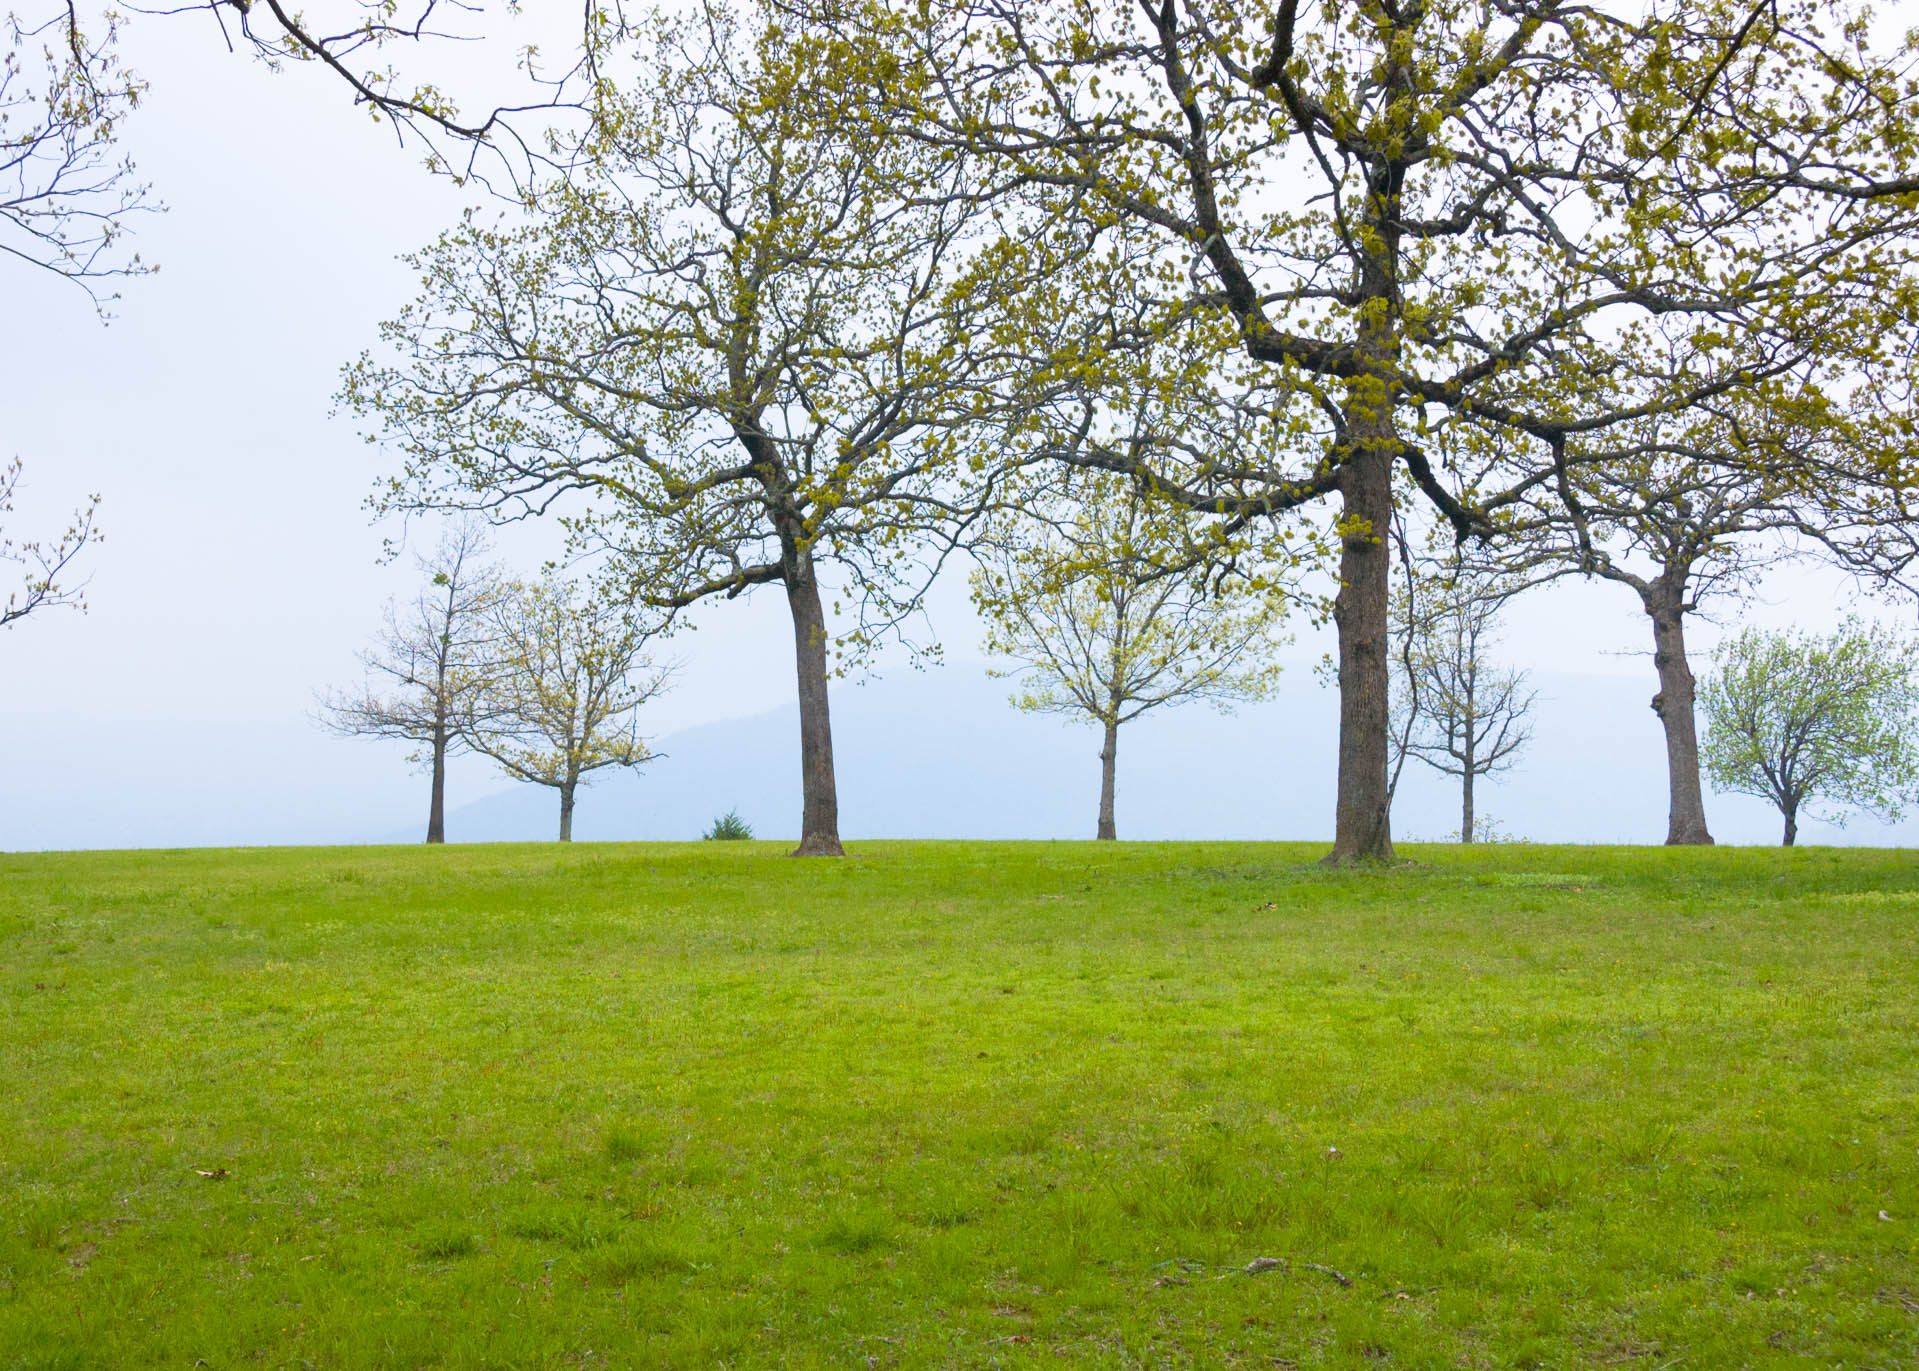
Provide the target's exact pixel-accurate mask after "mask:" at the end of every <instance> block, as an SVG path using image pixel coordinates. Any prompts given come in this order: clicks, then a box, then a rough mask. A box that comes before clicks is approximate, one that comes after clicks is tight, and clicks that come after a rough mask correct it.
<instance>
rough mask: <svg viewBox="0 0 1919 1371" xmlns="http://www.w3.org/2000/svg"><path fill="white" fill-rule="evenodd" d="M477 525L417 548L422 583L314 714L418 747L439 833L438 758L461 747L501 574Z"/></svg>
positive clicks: (483, 667) (429, 823)
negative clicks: (361, 677)
mask: <svg viewBox="0 0 1919 1371" xmlns="http://www.w3.org/2000/svg"><path fill="white" fill-rule="evenodd" d="M486 552H487V545H486V537H485V532H484V529H483V528H482V527H481V526H480V525H479V524H477V523H463V524H458V525H455V526H454V527H453V528H452V529H450V530H449V531H448V532H447V533H446V534H445V535H444V536H443V537H442V538H441V539H440V545H439V547H438V548H437V549H436V550H435V551H434V553H433V555H432V556H431V557H416V558H415V559H414V562H415V564H416V565H417V566H418V567H419V569H420V571H421V572H422V573H423V574H424V575H425V577H426V584H425V585H424V586H422V587H421V589H420V591H419V592H418V593H417V594H416V595H415V596H414V597H413V600H412V602H411V603H410V604H408V605H407V607H406V609H405V610H404V611H401V610H400V609H398V608H397V607H396V606H395V605H394V604H393V603H392V602H391V601H389V602H388V604H387V607H386V627H385V628H384V629H383V630H382V631H381V632H380V635H379V637H378V638H377V639H376V641H375V644H374V646H373V648H372V649H371V650H369V651H367V652H363V653H362V654H361V655H360V661H361V664H362V665H363V666H364V667H365V668H366V681H365V682H364V683H363V684H362V685H361V687H360V688H359V689H358V690H355V691H352V692H350V693H342V692H329V693H326V694H323V695H322V696H321V697H320V718H321V722H322V723H323V724H324V725H325V726H326V727H328V728H330V729H332V730H333V731H334V732H336V733H341V734H345V735H347V736H348V737H355V738H397V739H399V740H401V741H403V742H409V743H415V744H417V745H418V746H419V747H420V748H421V749H422V750H421V751H420V752H416V753H414V754H413V756H412V757H410V758H409V759H408V760H410V761H416V762H418V761H424V762H425V763H426V766H427V770H428V772H429V773H430V774H431V776H432V778H433V785H432V798H431V799H430V800H429V802H428V805H427V818H426V840H427V841H428V842H429V843H443V842H445V841H446V762H447V758H448V757H449V756H453V755H456V754H458V753H459V752H460V751H462V750H464V747H465V739H464V738H463V737H462V734H461V728H462V726H463V725H464V723H465V722H466V720H467V719H468V718H469V716H470V715H471V714H472V712H473V711H472V696H473V693H474V691H475V690H477V689H478V687H479V685H480V682H481V681H482V679H483V678H484V676H485V674H486V672H487V670H488V669H489V665H490V652H491V648H492V633H493V629H492V623H491V615H492V612H493V609H494V607H495V604H496V602H497V601H498V599H499V597H500V593H501V586H500V578H499V573H498V572H497V571H496V570H495V568H494V567H493V566H491V565H490V564H488V563H487V562H486V561H485V560H484V559H485V556H486Z"/></svg>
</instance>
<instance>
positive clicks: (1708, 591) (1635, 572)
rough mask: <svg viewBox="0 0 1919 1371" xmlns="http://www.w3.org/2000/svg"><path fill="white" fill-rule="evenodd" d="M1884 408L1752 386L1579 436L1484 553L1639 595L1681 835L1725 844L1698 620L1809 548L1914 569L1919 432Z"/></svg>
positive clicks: (1508, 565)
mask: <svg viewBox="0 0 1919 1371" xmlns="http://www.w3.org/2000/svg"><path fill="white" fill-rule="evenodd" d="M1876 374H1877V376H1878V379H1879V380H1880V381H1881V382H1882V383H1883V382H1885V381H1887V380H1889V377H1888V376H1887V374H1886V372H1885V370H1884V369H1880V370H1879V371H1878V372H1877V373H1876ZM1880 407H1881V405H1880V400H1879V399H1878V397H1871V398H1870V399H1866V400H1859V401H1855V400H1852V399H1848V398H1846V397H1843V396H1841V397H1837V398H1835V396H1834V395H1832V394H1828V393H1825V392H1823V391H1821V390H1817V389H1814V388H1811V387H1787V386H1781V385H1778V384H1769V385H1766V386H1761V387H1740V388H1736V389H1732V390H1729V391H1728V392H1726V393H1725V394H1723V395H1720V396H1717V397H1714V398H1713V399H1711V400H1709V401H1705V402H1702V403H1699V404H1696V405H1694V406H1692V407H1691V408H1689V409H1687V410H1685V411H1683V412H1681V413H1677V414H1658V415H1650V416H1646V417H1644V418H1641V419H1638V420H1636V421H1634V422H1631V423H1627V424H1621V425H1618V426H1616V427H1615V428H1613V429H1610V430H1608V431H1606V432H1604V433H1600V434H1594V435H1590V436H1586V437H1582V438H1580V439H1577V440H1573V441H1572V442H1570V443H1569V449H1570V451H1571V452H1572V456H1573V460H1571V461H1569V463H1568V466H1567V470H1566V472H1565V473H1564V474H1563V476H1561V477H1560V478H1559V479H1557V480H1556V481H1554V482H1553V483H1552V487H1551V489H1549V490H1542V489H1535V490H1534V491H1531V492H1528V493H1527V494H1526V495H1525V496H1524V497H1523V498H1522V499H1520V500H1518V501H1516V502H1515V503H1514V504H1513V506H1512V507H1511V508H1510V509H1509V510H1508V511H1507V512H1506V513H1507V521H1506V536H1505V538H1504V540H1503V542H1502V544H1501V545H1500V546H1499V547H1496V548H1492V549H1488V550H1487V552H1486V553H1485V554H1483V556H1482V557H1481V558H1480V559H1478V560H1480V562H1481V564H1482V565H1493V566H1496V567H1500V568H1503V569H1504V570H1505V571H1506V572H1507V573H1508V574H1511V575H1515V576H1518V577H1520V578H1522V579H1523V580H1526V581H1530V582H1539V581H1545V580H1552V579H1555V578H1558V577H1561V576H1567V575H1580V576H1587V577H1596V578H1598V579H1601V580H1606V581H1611V582H1613V583H1615V584H1617V585H1621V586H1624V587H1626V588H1628V589H1630V590H1631V591H1632V592H1633V593H1634V595H1635V596H1636V597H1637V598H1638V600H1639V603H1640V607H1641V608H1642V609H1643V610H1644V611H1645V614H1646V617H1647V619H1648V620H1649V622H1650V625H1651V629H1652V648H1653V652H1652V659H1653V668H1654V671H1655V672H1656V674H1657V677H1658V683H1659V688H1658V692H1657V693H1656V694H1655V695H1654V696H1653V698H1652V708H1653V712H1654V713H1655V714H1656V715H1657V716H1658V718H1659V721H1660V725H1661V728H1662V731H1663V733H1664V738H1665V745H1666V764H1667V777H1668V793H1669V796H1670V807H1669V817H1668V822H1667V831H1666V841H1667V842H1668V843H1669V844H1686V843H1710V842H1712V835H1711V832H1710V830H1709V828H1708V827H1707V823H1706V815H1705V804H1704V797H1703V791H1702V788H1701V785H1700V770H1699V745H1698V731H1697V723H1696V720H1695V694H1696V685H1695V680H1694V675H1693V671H1692V667H1691V663H1690V661H1689V659H1688V655H1687V650H1686V627H1687V621H1688V619H1689V618H1690V617H1691V616H1692V615H1693V614H1695V613H1698V612H1700V611H1701V610H1703V609H1707V608H1709V607H1711V606H1715V605H1716V606H1721V607H1730V606H1735V605H1737V604H1739V603H1741V602H1742V601H1744V600H1745V599H1746V597H1747V596H1748V595H1749V594H1750V593H1751V591H1752V589H1753V587H1754V586H1755V585H1756V584H1757V582H1758V579H1759V577H1760V576H1761V575H1762V574H1763V573H1764V572H1765V571H1766V570H1767V569H1768V568H1770V567H1772V566H1774V565H1777V564H1778V563H1780V562H1782V561H1786V560H1789V559H1794V558H1800V557H1808V556H1818V557H1821V558H1823V559H1824V560H1827V561H1830V562H1834V563H1837V564H1839V565H1840V566H1842V567H1844V568H1846V569H1848V570H1850V571H1852V572H1854V573H1856V574H1860V575H1864V576H1869V577H1872V578H1875V579H1879V580H1883V581H1887V582H1893V583H1898V582H1899V581H1900V580H1901V579H1902V577H1903V574H1904V571H1905V568H1906V565H1907V563H1908V562H1909V560H1910V558H1911V555H1912V551H1913V547H1912V540H1911V538H1910V537H1909V536H1908V534H1907V533H1906V530H1909V529H1910V527H1911V521H1910V511H1911V506H1912V503H1913V499H1914V496H1915V495H1916V494H1919V482H1915V474H1914V471H1913V467H1912V463H1911V460H1910V457H1909V456H1908V455H1907V450H1908V449H1909V448H1910V438H1909V437H1902V436H1901V435H1900V433H1899V432H1898V429H1899V423H1898V422H1888V416H1886V415H1884V414H1882V413H1875V411H1876V410H1878V409H1879V408H1880ZM1899 422H1903V423H1905V424H1906V425H1907V426H1909V420H1905V419H1904V416H1899Z"/></svg>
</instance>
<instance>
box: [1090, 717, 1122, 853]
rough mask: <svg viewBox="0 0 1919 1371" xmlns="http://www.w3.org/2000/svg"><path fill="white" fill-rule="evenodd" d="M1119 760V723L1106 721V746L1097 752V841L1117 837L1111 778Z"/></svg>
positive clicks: (1115, 720)
mask: <svg viewBox="0 0 1919 1371" xmlns="http://www.w3.org/2000/svg"><path fill="white" fill-rule="evenodd" d="M1118 760H1119V721H1118V720H1117V719H1108V720H1107V721H1106V746H1104V747H1102V748H1101V749H1100V752H1099V832H1098V833H1096V834H1095V835H1094V837H1095V838H1098V839H1107V840H1112V839H1116V838H1118V837H1119V834H1118V832H1117V831H1115V830H1114V828H1113V778H1114V774H1115V773H1116V772H1117V770H1118V766H1117V763H1118Z"/></svg>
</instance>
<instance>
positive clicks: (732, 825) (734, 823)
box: [701, 809, 753, 842]
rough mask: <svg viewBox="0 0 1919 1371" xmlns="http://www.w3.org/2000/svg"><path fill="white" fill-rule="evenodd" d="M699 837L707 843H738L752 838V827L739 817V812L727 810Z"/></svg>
mask: <svg viewBox="0 0 1919 1371" xmlns="http://www.w3.org/2000/svg"><path fill="white" fill-rule="evenodd" d="M701 836H702V837H704V838H705V839H706V840H707V841H708V842H738V841H740V840H741V839H743V838H750V837H752V836H753V826H752V825H751V824H749V823H747V821H746V820H744V819H742V818H741V817H740V811H739V810H737V809H729V810H727V811H726V813H724V814H722V815H720V817H719V818H717V819H715V820H714V821H713V827H711V828H709V829H707V830H706V832H705V833H704V834H702V835H701Z"/></svg>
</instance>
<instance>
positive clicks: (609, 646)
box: [461, 577, 670, 843]
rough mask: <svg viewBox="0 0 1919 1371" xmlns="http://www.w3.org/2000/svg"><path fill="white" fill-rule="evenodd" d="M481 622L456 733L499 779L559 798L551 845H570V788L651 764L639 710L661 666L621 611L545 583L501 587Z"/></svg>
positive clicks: (645, 637) (648, 633)
mask: <svg viewBox="0 0 1919 1371" xmlns="http://www.w3.org/2000/svg"><path fill="white" fill-rule="evenodd" d="M488 617H489V624H490V629H491V632H490V643H491V653H490V657H489V662H488V667H487V670H486V672H485V673H484V675H483V676H482V678H481V680H480V681H479V683H478V686H477V688H476V689H475V690H474V691H473V693H472V694H471V695H470V696H469V697H468V700H467V710H468V712H467V716H466V718H465V720H464V721H463V723H462V726H461V732H462V734H463V736H464V737H465V739H466V741H467V744H468V745H469V746H471V747H472V748H473V749H474V750H475V751H477V752H481V753H484V754H485V755H486V756H488V757H491V758H492V759H493V760H494V761H496V762H498V763H499V764H500V766H501V767H502V768H504V769H505V770H506V772H507V774H508V775H510V776H514V777H517V778H518V779H520V780H522V781H531V782H533V783H534V784H535V785H544V786H552V787H553V788H554V789H555V790H558V791H559V792H560V841H561V842H563V843H570V842H572V841H573V797H574V793H575V791H577V790H578V789H579V786H580V782H581V781H582V780H583V779H586V778H587V777H589V776H590V775H591V774H592V773H593V772H595V771H599V770H601V769H603V768H605V767H609V766H631V767H637V766H640V765H642V764H643V763H645V762H649V761H651V760H652V759H653V756H654V754H653V753H652V752H649V751H648V750H647V747H646V744H645V743H643V742H641V741H640V736H639V717H638V716H639V709H640V706H641V705H643V704H645V703H646V702H647V701H648V700H650V699H652V698H653V697H654V696H656V695H658V694H659V693H660V692H661V691H662V690H664V689H665V688H666V683H667V678H668V676H669V675H670V670H669V669H667V668H662V667H655V666H654V665H652V663H650V662H649V661H648V660H647V648H648V645H649V643H650V642H651V640H652V637H653V630H652V629H651V628H649V627H646V626H644V625H642V624H640V623H639V622H637V621H636V620H635V619H634V618H633V616H632V613H631V611H630V610H629V609H627V607H626V606H624V605H614V604H609V603H607V602H605V601H595V600H590V599H586V598H584V597H582V596H580V595H578V594H577V593H576V592H575V591H574V590H573V589H572V588H571V587H570V586H568V585H566V584H565V583H563V582H560V581H557V580H555V579H553V578H551V577H548V578H546V579H544V580H541V581H537V582H532V583H518V582H516V583H512V584H509V585H508V586H507V587H505V589H504V590H503V592H502V593H501V594H500V596H499V597H498V598H497V599H496V600H495V601H494V604H493V607H492V610H491V612H490V614H489V616H488Z"/></svg>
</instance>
